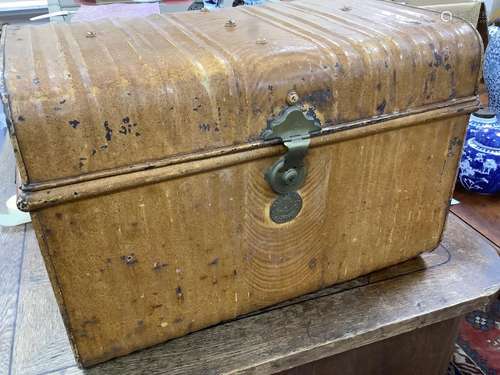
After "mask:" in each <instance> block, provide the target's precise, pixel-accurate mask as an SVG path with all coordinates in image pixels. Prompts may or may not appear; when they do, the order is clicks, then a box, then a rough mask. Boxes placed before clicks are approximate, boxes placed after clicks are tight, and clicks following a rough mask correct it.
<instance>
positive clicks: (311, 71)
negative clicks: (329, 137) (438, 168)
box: [5, 0, 481, 183]
mask: <svg viewBox="0 0 500 375" xmlns="http://www.w3.org/2000/svg"><path fill="white" fill-rule="evenodd" d="M228 18H232V19H233V20H234V21H235V23H236V27H229V28H228V27H225V23H226V21H227V20H228ZM88 32H93V33H95V37H88V36H89V35H88ZM259 38H265V39H266V43H260V44H257V40H258V39H259ZM5 50H6V53H5V82H6V87H7V89H8V97H9V102H10V106H11V109H12V120H13V123H14V126H15V132H16V137H17V139H18V141H19V150H20V153H21V155H22V159H23V160H22V162H23V163H24V164H25V166H26V173H23V177H24V180H23V182H24V183H36V182H43V181H45V182H46V181H50V180H54V179H60V178H64V177H71V176H72V177H74V176H80V175H82V174H86V173H92V172H96V171H103V170H109V169H113V168H117V167H126V166H128V165H130V164H132V163H139V162H146V161H151V160H157V159H161V158H164V157H167V156H172V155H177V154H180V153H193V152H196V151H201V150H211V149H214V148H218V147H224V146H230V145H234V144H245V143H247V142H248V140H249V139H251V140H255V139H256V138H258V137H259V134H260V133H261V131H262V130H263V129H264V128H265V126H266V123H267V120H268V119H269V118H270V117H271V116H273V115H276V114H277V113H278V112H279V111H280V110H281V109H282V108H283V106H284V105H285V98H286V94H287V92H288V91H289V90H291V89H295V90H296V91H297V92H298V94H299V95H300V97H301V98H302V102H303V104H304V105H305V106H306V107H314V108H315V110H316V113H317V115H318V117H319V119H320V120H321V122H322V125H323V126H328V125H332V124H340V123H343V122H347V121H352V120H357V119H360V118H370V117H372V116H379V115H383V114H391V113H396V112H399V111H405V110H407V109H408V108H418V107H420V106H425V105H427V104H432V103H437V102H443V101H447V100H450V99H458V98H463V97H468V96H471V95H474V94H475V91H476V88H477V87H476V86H477V81H478V73H479V67H480V61H481V43H480V39H479V36H478V34H477V32H476V30H475V29H474V28H473V27H471V26H470V25H469V24H467V23H466V22H464V21H462V20H459V19H458V18H453V20H452V21H450V22H447V23H445V22H442V21H441V19H440V17H439V14H438V13H432V12H429V11H426V10H422V9H416V8H409V7H404V6H400V5H399V4H394V3H390V4H389V3H384V2H380V1H374V0H370V1H366V0H363V1H361V0H349V1H344V2H343V3H342V4H340V3H338V2H335V1H327V2H325V1H321V0H307V1H301V2H293V1H292V2H280V3H279V4H268V5H266V6H263V7H252V8H244V7H238V8H234V9H224V10H221V11H218V12H188V13H180V14H170V15H157V16H152V17H149V18H146V19H141V20H130V21H102V22H97V23H93V24H87V23H79V24H72V25H67V24H57V25H54V24H51V25H46V26H41V27H36V28H34V27H31V28H29V27H28V28H18V27H15V26H14V27H9V28H7V36H6V41H5ZM35 144H36V145H37V147H32V145H35ZM22 171H23V172H24V169H22Z"/></svg>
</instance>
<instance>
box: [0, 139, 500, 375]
mask: <svg viewBox="0 0 500 375" xmlns="http://www.w3.org/2000/svg"><path fill="white" fill-rule="evenodd" d="M3 143H4V147H3V151H2V153H1V154H0V201H1V202H3V201H5V199H6V197H8V196H9V195H11V194H13V193H14V192H15V184H14V181H15V170H14V163H13V156H12V151H11V148H10V144H9V142H8V139H6V138H4V139H3ZM0 259H1V261H0V374H22V375H29V374H81V373H83V372H84V371H82V370H80V369H78V368H77V367H76V366H75V361H74V359H73V355H72V353H71V349H70V346H69V342H68V339H67V337H66V333H65V330H64V327H63V323H62V320H61V317H60V315H59V312H58V309H57V305H56V301H55V298H54V295H53V293H52V289H51V287H50V283H49V280H48V278H47V274H46V271H45V268H44V266H43V263H42V259H41V256H40V253H39V249H38V245H37V242H36V239H35V236H34V232H33V229H32V227H31V225H29V224H28V225H23V226H19V227H14V228H0ZM499 288H500V260H499V257H498V256H497V254H496V250H495V247H494V246H493V245H492V244H491V243H490V242H489V241H488V240H487V239H486V238H484V237H483V236H481V235H480V234H479V233H478V232H476V231H475V230H473V229H472V228H471V227H469V226H468V225H467V224H466V223H464V222H463V221H462V220H460V219H459V218H458V217H457V216H455V215H453V214H450V216H449V219H448V225H447V229H446V232H445V235H444V239H443V242H442V244H441V246H439V248H437V249H436V250H435V251H433V252H430V253H427V254H423V255H422V256H421V257H418V258H416V259H413V260H411V261H408V262H406V263H403V264H400V265H398V266H395V267H391V268H388V269H385V270H383V271H381V272H376V273H373V274H370V275H368V276H365V277H361V278H358V279H356V280H353V281H351V282H347V283H344V284H341V285H337V286H335V287H332V288H328V289H325V290H322V291H320V292H318V293H315V294H312V295H308V296H305V297H302V298H299V299H296V300H293V301H290V302H287V303H285V304H282V305H279V306H275V307H273V308H270V309H267V310H264V311H261V312H259V313H255V314H251V315H250V316H246V317H243V318H240V319H238V320H236V321H232V322H228V323H225V324H220V325H218V326H215V327H212V328H208V329H205V330H203V331H199V332H196V333H193V334H191V335H188V336H186V337H183V338H179V339H176V340H172V341H170V342H167V343H165V344H163V345H159V346H156V347H153V348H151V349H147V350H143V351H141V352H137V353H134V354H132V355H129V356H126V357H123V358H119V359H116V360H113V361H110V362H108V363H105V364H102V365H99V366H97V367H95V368H93V369H91V370H88V371H85V372H86V373H89V374H221V373H258V374H267V373H275V372H280V371H283V372H284V373H288V374H309V373H315V374H343V375H345V374H384V375H385V374H439V375H441V374H444V371H445V369H446V365H447V363H448V359H449V357H450V354H451V351H452V346H453V345H452V344H453V341H454V339H455V335H456V332H457V323H458V319H459V317H461V316H462V315H463V314H465V313H466V312H468V311H471V310H474V309H477V308H480V307H481V306H483V305H485V304H486V303H487V301H488V299H489V297H490V296H492V295H493V294H494V293H496V292H497V291H498V289H499Z"/></svg>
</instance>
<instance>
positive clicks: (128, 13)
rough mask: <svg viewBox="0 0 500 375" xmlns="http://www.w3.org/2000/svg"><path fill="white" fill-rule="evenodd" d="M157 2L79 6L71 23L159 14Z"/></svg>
mask: <svg viewBox="0 0 500 375" xmlns="http://www.w3.org/2000/svg"><path fill="white" fill-rule="evenodd" d="M159 13H160V7H159V5H158V2H154V3H151V2H149V3H134V4H119V3H117V4H106V5H99V6H92V5H81V6H80V8H78V10H77V12H76V14H75V15H74V16H73V17H72V18H71V22H89V21H96V20H102V19H107V18H113V19H116V18H138V17H147V16H150V15H152V14H159Z"/></svg>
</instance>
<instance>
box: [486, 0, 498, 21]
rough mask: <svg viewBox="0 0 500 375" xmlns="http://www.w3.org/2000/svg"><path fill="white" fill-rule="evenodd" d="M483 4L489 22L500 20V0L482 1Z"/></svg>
mask: <svg viewBox="0 0 500 375" xmlns="http://www.w3.org/2000/svg"><path fill="white" fill-rule="evenodd" d="M484 4H485V5H486V12H487V13H488V19H489V20H490V21H493V20H494V19H496V18H500V0H484Z"/></svg>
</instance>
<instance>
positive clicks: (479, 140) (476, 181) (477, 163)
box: [458, 124, 500, 194]
mask: <svg viewBox="0 0 500 375" xmlns="http://www.w3.org/2000/svg"><path fill="white" fill-rule="evenodd" d="M458 179H459V181H460V183H461V184H462V186H463V187H464V188H465V189H467V190H469V191H472V192H475V193H480V194H495V193H499V192H500V126H498V124H497V125H484V126H482V127H481V128H480V129H479V130H477V131H476V133H475V136H474V137H471V138H469V139H468V140H467V141H466V143H465V145H464V150H463V153H462V159H461V161H460V170H459V173H458Z"/></svg>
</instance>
